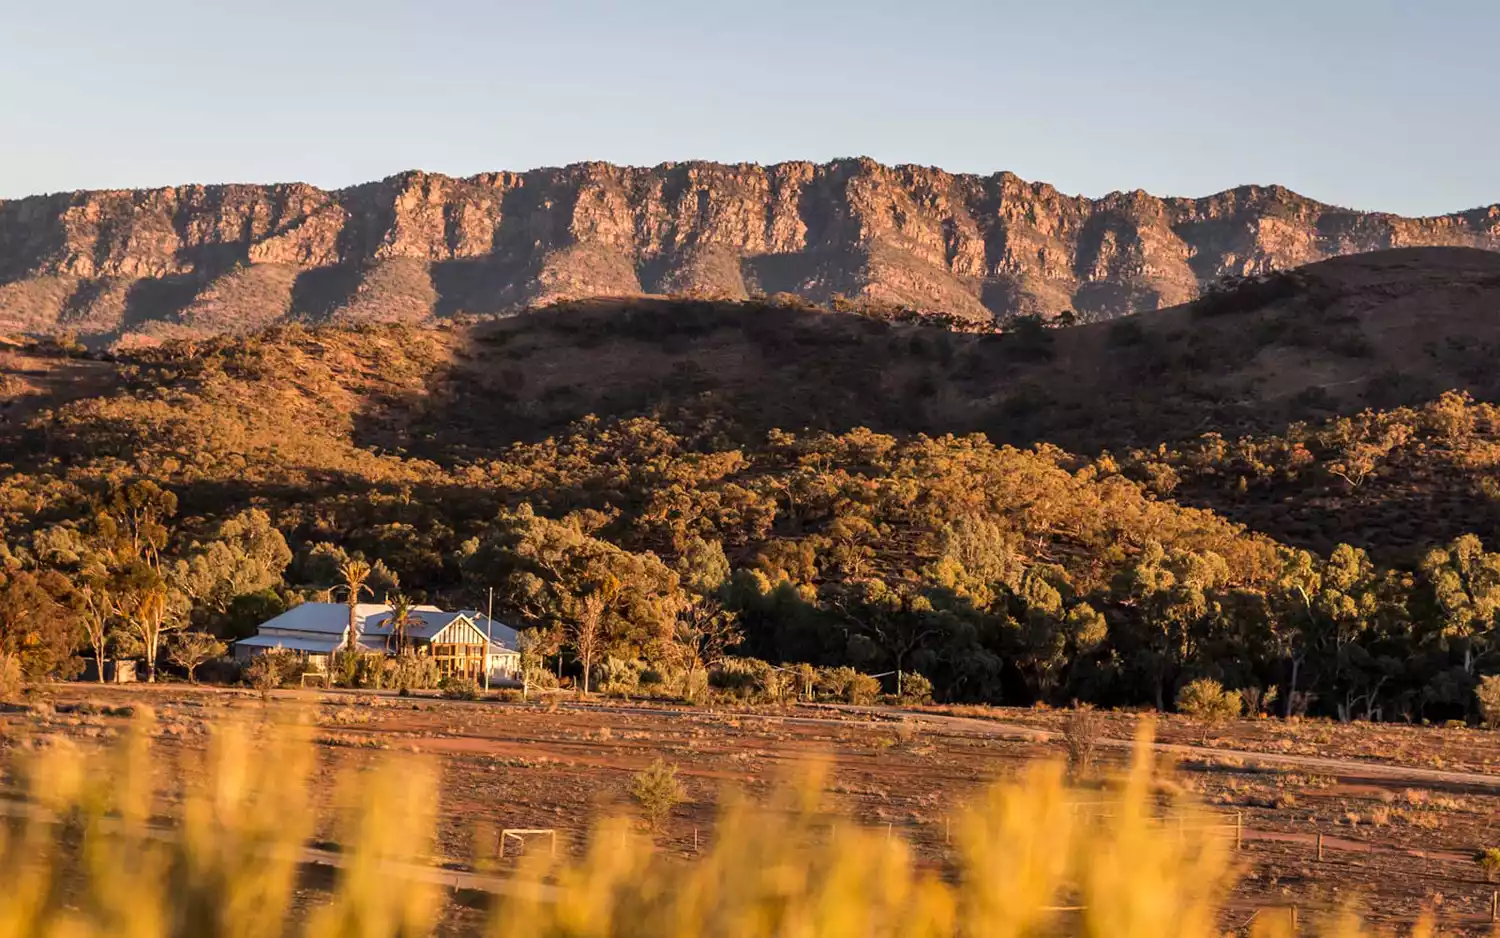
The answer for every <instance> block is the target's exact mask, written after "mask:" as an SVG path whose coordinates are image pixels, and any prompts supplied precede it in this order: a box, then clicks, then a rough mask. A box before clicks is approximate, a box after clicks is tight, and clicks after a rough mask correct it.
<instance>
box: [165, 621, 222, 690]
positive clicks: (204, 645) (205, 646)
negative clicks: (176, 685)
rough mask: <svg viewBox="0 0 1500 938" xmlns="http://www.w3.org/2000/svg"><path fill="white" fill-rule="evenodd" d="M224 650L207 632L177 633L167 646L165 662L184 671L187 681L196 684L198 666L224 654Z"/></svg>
mask: <svg viewBox="0 0 1500 938" xmlns="http://www.w3.org/2000/svg"><path fill="white" fill-rule="evenodd" d="M224 650H225V645H224V643H223V642H221V641H219V640H218V639H217V638H215V637H214V636H212V635H210V634H209V633H207V632H179V633H177V634H176V635H174V636H172V641H171V642H169V643H168V645H167V660H169V661H171V662H172V663H173V664H175V665H177V666H178V667H179V668H182V669H183V670H184V671H186V672H187V676H188V680H189V681H191V682H192V683H194V684H196V683H198V675H197V671H198V668H199V666H201V665H202V664H203V663H204V662H205V661H211V660H212V659H214V658H217V657H219V656H220V655H222V654H224Z"/></svg>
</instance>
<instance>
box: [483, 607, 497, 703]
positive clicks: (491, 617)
mask: <svg viewBox="0 0 1500 938" xmlns="http://www.w3.org/2000/svg"><path fill="white" fill-rule="evenodd" d="M494 621H495V588H494V587H493V586H491V587H490V604H489V606H488V608H486V609H485V612H484V692H485V693H486V694H488V693H489V692H490V649H491V647H492V645H491V641H492V640H491V638H490V626H491V623H493V622H494Z"/></svg>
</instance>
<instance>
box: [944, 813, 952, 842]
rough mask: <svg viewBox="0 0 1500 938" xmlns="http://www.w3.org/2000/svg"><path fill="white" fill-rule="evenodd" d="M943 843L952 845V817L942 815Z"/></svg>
mask: <svg viewBox="0 0 1500 938" xmlns="http://www.w3.org/2000/svg"><path fill="white" fill-rule="evenodd" d="M943 843H944V844H951V843H953V816H952V815H950V814H945V815H943Z"/></svg>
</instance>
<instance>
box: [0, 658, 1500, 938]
mask: <svg viewBox="0 0 1500 938" xmlns="http://www.w3.org/2000/svg"><path fill="white" fill-rule="evenodd" d="M89 702H91V703H93V704H96V706H92V707H84V708H82V709H81V710H80V709H79V708H77V705H78V704H80V703H89ZM142 703H145V704H147V705H149V706H150V708H151V709H152V711H153V712H154V713H155V729H154V730H153V732H154V733H155V734H156V735H157V737H158V744H159V746H160V750H161V752H162V758H161V760H160V766H161V771H162V774H163V783H164V785H166V784H167V782H168V780H169V779H172V778H175V777H177V776H178V774H179V772H180V769H179V766H180V765H181V764H190V763H191V761H192V760H191V759H182V756H184V755H187V754H190V753H191V752H192V751H194V750H197V749H201V748H202V746H203V745H204V742H205V740H206V738H207V730H206V728H207V726H208V725H209V724H210V723H211V722H214V721H218V720H222V719H225V718H233V717H236V716H241V717H247V718H251V719H254V720H257V721H261V720H265V719H266V718H267V717H273V718H275V717H281V716H291V715H292V714H294V713H296V712H297V711H302V712H304V713H310V714H312V715H313V718H314V719H315V721H316V730H315V732H314V735H315V738H316V739H317V741H318V746H319V753H320V761H319V768H318V772H319V774H320V778H321V780H322V781H325V782H328V783H329V784H327V785H324V786H320V787H322V788H324V789H327V790H331V789H332V788H333V785H332V782H333V780H334V779H335V778H337V777H338V775H339V774H340V773H342V772H343V771H345V770H347V769H350V768H355V767H360V766H364V765H368V764H371V763H372V762H373V761H375V760H378V759H385V758H397V759H415V760H422V761H425V762H427V763H429V764H430V765H432V766H434V767H435V768H436V770H437V771H438V772H440V773H441V774H440V777H441V806H442V807H441V811H440V814H439V817H440V822H439V823H440V830H439V850H440V851H441V853H442V854H444V855H445V857H446V858H447V859H448V860H449V862H450V864H451V865H453V866H455V867H458V866H467V867H472V866H475V865H476V864H478V865H480V866H484V867H488V868H492V869H497V870H498V871H499V872H500V874H501V875H503V873H504V870H505V869H506V868H507V867H508V866H509V865H510V864H512V863H513V862H514V856H515V853H516V852H517V851H516V846H517V845H518V842H517V841H515V840H511V841H509V843H510V847H509V849H507V851H506V853H507V856H506V857H505V858H504V859H503V860H502V859H500V858H499V856H498V850H497V847H498V841H499V837H498V833H499V831H501V830H503V829H511V828H523V829H552V830H555V831H556V832H557V837H558V841H559V849H562V850H568V851H577V850H579V849H580V848H581V846H582V844H583V841H584V838H585V836H586V834H587V832H588V830H589V828H590V826H591V825H592V823H593V822H594V821H595V820H596V819H597V818H599V817H600V816H601V815H603V814H606V813H611V812H628V811H629V810H630V804H629V799H628V797H627V796H626V794H625V791H626V787H627V786H628V784H629V781H630V778H631V776H632V775H633V773H635V772H637V771H639V770H641V769H642V768H645V767H646V766H647V765H649V764H650V763H651V762H653V761H654V760H656V759H658V758H659V759H662V760H664V761H666V762H668V763H672V764H675V765H676V766H678V771H679V777H680V778H681V779H682V781H683V783H684V786H685V788H686V789H687V792H688V796H689V800H688V801H687V802H686V803H685V804H683V805H681V806H679V807H678V808H677V809H676V811H674V813H673V815H672V816H671V818H670V819H669V821H668V822H667V825H666V827H665V829H664V830H663V831H662V833H661V834H660V836H659V837H658V844H659V849H661V850H664V851H668V852H670V853H672V854H675V855H680V856H682V857H684V858H691V857H692V856H693V854H694V853H695V852H696V851H698V850H701V849H703V848H704V847H705V846H706V845H707V843H708V842H709V841H710V839H711V838H712V836H713V827H714V817H715V812H716V806H717V804H718V802H719V801H720V800H721V799H722V798H723V797H724V796H725V794H726V793H727V792H730V791H738V792H744V793H747V794H749V795H751V796H755V797H764V796H765V795H767V794H768V793H770V792H771V791H772V790H773V789H774V787H775V786H777V785H778V784H781V783H782V782H784V781H785V780H787V779H789V778H791V777H793V776H795V775H797V774H798V773H800V772H803V771H805V770H806V767H807V766H808V764H809V763H810V762H816V763H819V764H821V765H822V766H823V767H824V771H825V772H826V775H825V777H824V782H823V784H824V787H825V789H826V791H827V794H828V797H829V800H830V801H831V802H832V803H833V805H834V806H835V807H836V808H837V809H838V810H840V811H842V812H844V813H847V814H848V815H849V816H851V817H853V818H856V819H858V820H859V821H861V822H862V823H864V824H867V825H870V826H872V827H874V828H876V829H877V830H884V831H889V835H890V836H893V837H895V836H899V837H904V838H906V839H908V840H909V841H911V842H912V843H913V844H914V846H915V848H916V851H917V855H918V856H919V858H920V859H921V861H922V862H923V863H924V864H928V865H931V866H933V867H934V868H938V869H945V868H948V864H949V860H950V857H951V853H950V851H951V844H950V841H951V839H952V833H953V832H952V824H953V823H954V821H953V818H954V817H955V814H956V813H957V811H958V809H959V808H960V806H961V805H962V804H963V803H964V802H965V801H966V800H967V799H968V798H969V797H970V796H971V795H972V794H973V793H974V792H975V791H976V790H977V789H978V788H980V787H981V786H982V785H984V784H985V783H986V782H989V781H992V780H994V779H998V778H1004V777H1008V776H1010V775H1013V774H1014V773H1015V772H1017V771H1018V770H1019V769H1020V768H1021V767H1022V766H1024V765H1025V764H1026V763H1027V762H1029V761H1030V760H1034V759H1037V758H1047V757H1052V758H1057V757H1060V756H1061V754H1062V745H1061V743H1060V741H1059V740H1058V739H1057V738H1056V735H1055V733H1056V731H1057V730H1058V729H1059V728H1060V725H1061V718H1060V717H1059V716H1057V715H1055V714H1047V713H1037V712H1033V711H1005V710H983V711H964V712H960V713H951V712H948V713H943V712H924V713H915V714H914V713H898V712H893V711H860V712H853V711H837V710H829V709H826V708H816V709H814V708H806V707H798V708H791V709H787V710H739V709H698V710H684V709H681V708H676V707H657V706H653V705H650V704H643V703H640V702H598V703H593V704H580V703H577V702H576V701H573V700H571V699H564V698H556V699H551V700H547V701H541V702H534V703H530V704H523V703H499V702H462V701H444V700H437V699H426V698H422V699H413V698H397V697H390V696H370V695H356V694H339V693H319V692H291V693H284V694H279V695H277V696H276V697H275V698H274V699H272V700H270V701H266V700H263V699H261V697H260V696H259V695H256V694H252V693H249V692H243V691H226V690H223V689H206V688H204V689H198V688H189V687H184V686H180V685H177V686H161V687H156V688H148V687H120V688H117V687H103V688H100V687H92V686H85V685H60V686H54V687H50V688H44V689H40V690H37V691H33V692H32V693H31V695H30V696H29V698H28V701H27V705H26V706H24V707H21V708H14V709H12V710H11V711H9V712H7V713H5V714H4V715H3V718H0V728H3V733H4V740H5V744H6V745H7V746H12V747H15V746H35V745H46V744H47V741H48V740H49V739H51V738H55V737H69V738H72V739H75V740H77V741H79V742H81V743H83V744H85V745H88V744H93V743H96V742H103V741H107V740H108V739H109V738H111V737H114V736H117V735H119V734H120V733H122V732H124V731H125V728H126V724H127V722H128V719H129V718H128V717H126V716H124V715H123V714H122V711H123V709H125V708H129V707H133V706H138V705H140V704H142ZM105 709H110V710H114V711H115V712H114V713H106V712H101V711H103V710H105ZM1137 723H1138V718H1137V717H1133V716H1129V715H1111V716H1110V718H1109V720H1107V721H1106V732H1107V733H1108V735H1109V736H1111V737H1113V738H1114V739H1116V740H1121V741H1123V740H1127V739H1130V738H1131V737H1132V736H1133V735H1134V733H1135V730H1136V727H1137ZM1158 730H1159V735H1160V736H1161V738H1163V739H1164V740H1166V741H1167V742H1168V743H1174V744H1181V745H1190V746H1193V747H1200V746H1204V745H1205V744H1206V745H1207V746H1208V747H1209V749H1211V750H1212V751H1208V750H1201V749H1198V748H1194V749H1191V750H1187V749H1180V750H1172V751H1169V752H1163V753H1162V754H1161V755H1160V756H1159V758H1160V760H1161V761H1162V762H1163V763H1164V764H1166V765H1168V766H1169V771H1170V782H1169V787H1175V788H1178V789H1181V790H1182V791H1185V792H1187V793H1189V794H1191V795H1192V796H1194V797H1196V798H1198V799H1200V800H1202V801H1204V802H1206V803H1207V804H1208V805H1209V806H1210V808H1211V809H1212V810H1213V811H1214V813H1215V815H1216V817H1217V818H1218V819H1219V821H1218V823H1219V824H1222V828H1221V829H1222V833H1223V836H1225V837H1227V838H1236V837H1239V838H1240V839H1241V843H1242V847H1241V850H1240V852H1239V856H1240V859H1241V863H1242V870H1243V873H1242V876H1241V878H1240V884H1239V886H1238V887H1237V889H1236V893H1235V896H1234V898H1233V901H1232V904H1231V909H1230V911H1229V914H1230V916H1231V920H1230V921H1227V922H1226V923H1225V924H1226V926H1228V927H1235V926H1240V925H1243V924H1244V923H1246V922H1248V921H1250V919H1251V917H1252V916H1255V915H1270V914H1287V913H1285V912H1284V911H1280V910H1284V909H1287V908H1290V907H1293V906H1295V907H1297V909H1298V910H1299V914H1300V915H1301V916H1302V918H1303V919H1304V920H1306V919H1307V918H1310V917H1312V916H1315V915H1316V914H1317V910H1320V909H1329V908H1334V907H1337V906H1339V905H1341V904H1343V903H1347V902H1350V901H1355V902H1358V903H1359V904H1360V905H1361V907H1362V908H1364V909H1365V910H1366V914H1368V915H1369V916H1370V917H1372V918H1374V919H1376V920H1379V921H1383V922H1387V923H1401V922H1410V921H1412V920H1413V919H1415V918H1416V917H1417V916H1418V915H1419V914H1420V913H1422V912H1423V911H1424V910H1430V911H1434V912H1436V914H1437V915H1438V918H1439V921H1440V922H1441V924H1442V925H1443V926H1444V928H1445V929H1446V930H1448V931H1450V932H1454V933H1473V934H1480V933H1488V931H1489V928H1490V925H1489V920H1490V908H1491V902H1492V900H1493V891H1494V889H1495V888H1496V887H1495V886H1494V885H1492V884H1491V883H1489V882H1488V881H1487V880H1486V877H1485V875H1484V873H1483V872H1482V871H1481V870H1480V869H1479V868H1478V867H1477V866H1476V865H1475V864H1474V862H1473V861H1472V859H1471V857H1472V856H1473V854H1474V852H1475V851H1476V850H1477V849H1479V848H1481V847H1488V846H1493V845H1500V831H1497V830H1495V829H1494V824H1493V820H1492V819H1493V818H1494V817H1495V815H1496V812H1497V809H1500V776H1497V777H1496V779H1495V783H1494V785H1493V786H1492V785H1490V784H1489V783H1488V782H1486V781H1485V780H1484V779H1483V777H1482V776H1481V775H1475V776H1472V777H1468V776H1465V777H1462V778H1459V777H1455V778H1452V779H1448V778H1444V779H1437V778H1433V777H1426V776H1423V777H1413V778H1404V777H1402V776H1401V774H1400V772H1401V770H1402V768H1403V766H1406V765H1410V767H1411V768H1412V769H1416V770H1430V769H1431V768H1432V767H1433V766H1435V765H1441V766H1445V767H1452V766H1461V767H1463V768H1465V769H1468V770H1472V771H1474V772H1476V773H1482V772H1483V771H1484V769H1486V768H1487V767H1488V765H1489V764H1490V762H1491V758H1492V750H1493V749H1494V748H1495V747H1494V742H1495V738H1494V737H1493V736H1492V735H1491V734H1488V733H1484V732H1482V731H1477V730H1453V729H1445V730H1433V729H1424V728H1391V727H1379V726H1365V727H1358V726H1354V727H1332V726H1330V725H1327V724H1314V723H1305V724H1284V723H1281V722H1280V721H1245V722H1242V723H1237V724H1231V725H1229V726H1227V727H1223V728H1219V729H1216V730H1214V731H1213V732H1212V734H1209V733H1208V732H1206V731H1205V730H1204V729H1203V728H1202V727H1197V726H1193V725H1191V724H1188V723H1184V722H1181V721H1167V722H1166V723H1164V724H1160V725H1159V727H1158ZM1049 733H1051V734H1052V735H1050V736H1049V735H1048V734H1049ZM1303 750H1305V751H1306V752H1307V753H1308V755H1307V756H1306V758H1309V759H1311V758H1315V757H1317V758H1325V757H1327V756H1330V755H1332V756H1337V757H1340V759H1341V760H1343V761H1341V762H1340V765H1339V767H1337V768H1328V767H1327V766H1326V765H1324V764H1319V765H1318V766H1317V767H1314V768H1305V767H1299V766H1298V765H1297V764H1296V763H1295V761H1293V762H1286V761H1280V762H1277V763H1275V764H1266V763H1263V762H1261V761H1260V759H1259V758H1258V756H1257V751H1259V752H1262V753H1273V754H1276V755H1278V756H1280V757H1282V758H1283V759H1292V760H1295V759H1296V758H1299V751H1303ZM1104 752H1105V755H1104V758H1105V759H1106V760H1107V761H1116V762H1118V761H1119V760H1121V759H1123V758H1125V757H1126V754H1127V750H1126V749H1125V747H1124V746H1123V745H1121V746H1115V747H1108V748H1106V749H1105V750H1104ZM1403 757H1405V758H1407V759H1409V762H1403V761H1402V760H1403ZM1377 770H1379V771H1377ZM1434 774H1435V773H1432V772H1430V771H1429V772H1427V776H1432V775H1434ZM1237 827H1238V828H1239V830H1238V831H1237V830H1236V828H1237ZM320 834H321V835H323V836H328V837H332V836H333V833H332V830H331V828H330V829H328V830H325V831H322V832H320ZM1320 840H1321V843H1322V856H1321V858H1320V857H1319V841H1320ZM548 844H549V839H548V838H546V837H542V838H539V839H534V840H532V841H530V849H546V845H548ZM314 879H315V878H314ZM316 890H317V883H316V882H311V883H310V884H309V901H313V900H315V894H316ZM481 904H482V903H481V902H479V901H476V900H475V897H473V896H468V895H463V894H456V895H455V901H454V902H453V903H452V907H451V908H450V914H449V919H448V921H447V922H446V923H445V928H444V930H445V931H449V932H453V933H463V932H465V931H468V930H470V929H471V927H472V925H473V924H474V923H475V922H476V921H477V920H478V917H479V916H480V914H481V913H480V912H479V911H477V909H476V908H475V907H476V906H478V905H481ZM1272 910H1276V911H1272Z"/></svg>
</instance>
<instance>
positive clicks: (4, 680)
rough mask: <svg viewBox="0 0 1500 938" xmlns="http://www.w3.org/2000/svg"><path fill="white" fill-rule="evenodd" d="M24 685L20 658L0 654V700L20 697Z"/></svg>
mask: <svg viewBox="0 0 1500 938" xmlns="http://www.w3.org/2000/svg"><path fill="white" fill-rule="evenodd" d="M25 683H26V681H25V675H24V674H22V673H21V659H20V657H18V656H16V655H6V654H0V700H15V699H16V698H17V697H19V696H21V689H22V688H23V687H24V686H25Z"/></svg>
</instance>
